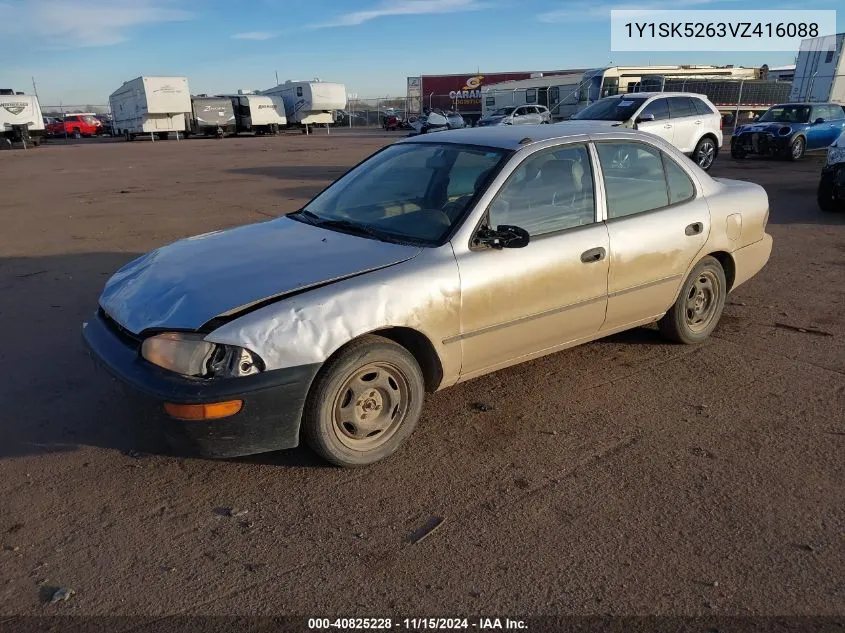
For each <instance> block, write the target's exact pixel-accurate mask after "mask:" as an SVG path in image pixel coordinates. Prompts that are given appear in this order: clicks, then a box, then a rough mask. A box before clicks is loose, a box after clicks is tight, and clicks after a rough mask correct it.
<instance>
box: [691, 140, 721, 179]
mask: <svg viewBox="0 0 845 633" xmlns="http://www.w3.org/2000/svg"><path fill="white" fill-rule="evenodd" d="M693 157H694V158H695V162H696V163H697V164H698V166H699V167H701V168H702V169H703V170H704V171H707V170H708V169H710V168H711V167H712V166H713V161H714V160H716V142H715V141H714V140H713V139H712V138H710V137H709V136H705V137H704V138H702V139H701V140H700V141H698V145H696V146H695V151H694V152H693Z"/></svg>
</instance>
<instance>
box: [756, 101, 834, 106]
mask: <svg viewBox="0 0 845 633" xmlns="http://www.w3.org/2000/svg"><path fill="white" fill-rule="evenodd" d="M820 105H822V106H831V105H832V106H839V107H841V105H840V104H838V103H831V102H830V101H813V102H812V103H807V102H806V101H789V102H787V103H776V104H775V105H773V106H772V107H773V108H785V107H787V106H820Z"/></svg>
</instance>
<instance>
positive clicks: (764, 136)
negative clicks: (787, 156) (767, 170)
mask: <svg viewBox="0 0 845 633" xmlns="http://www.w3.org/2000/svg"><path fill="white" fill-rule="evenodd" d="M794 139H795V135H794V134H789V135H787V136H776V135H774V134H770V133H769V132H744V133H742V134H738V135H736V136H732V137H731V151H736V150H738V149H739V150H742V151H743V152H745V153H746V154H760V155H763V156H779V155H781V154H784V153H786V152H789V148H790V146H791V145H792V141H793V140H794Z"/></svg>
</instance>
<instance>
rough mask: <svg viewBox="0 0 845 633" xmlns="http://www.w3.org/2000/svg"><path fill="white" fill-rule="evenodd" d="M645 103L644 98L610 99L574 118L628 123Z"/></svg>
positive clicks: (595, 104) (585, 109)
mask: <svg viewBox="0 0 845 633" xmlns="http://www.w3.org/2000/svg"><path fill="white" fill-rule="evenodd" d="M644 101H645V99H643V98H636V99H634V98H631V97H608V98H607V99H602V100H601V101H597V102H596V103H594V104H593V105H591V106H589V107H587V108H584V109H583V110H581V112H579V113H578V114H576V115H574V116H573V117H572V118H573V119H581V120H585V121H627V120H628V119H630V118H631V117H632V116H633V115H634V112H636V111H637V110H639V109H640V106H642V105H643V102H644Z"/></svg>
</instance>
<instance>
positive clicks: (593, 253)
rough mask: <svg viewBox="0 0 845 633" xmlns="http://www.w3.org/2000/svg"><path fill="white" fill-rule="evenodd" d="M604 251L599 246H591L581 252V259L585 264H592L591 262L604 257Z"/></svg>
mask: <svg viewBox="0 0 845 633" xmlns="http://www.w3.org/2000/svg"><path fill="white" fill-rule="evenodd" d="M606 254H607V253H606V251H605V250H604V249H603V248H602V247H601V246H599V247H598V248H591V249H590V250H588V251H584V252H583V253H581V261H582V262H584V263H585V264H592V263H593V262H600V261H601V260H603V259H604V256H605V255H606Z"/></svg>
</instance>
